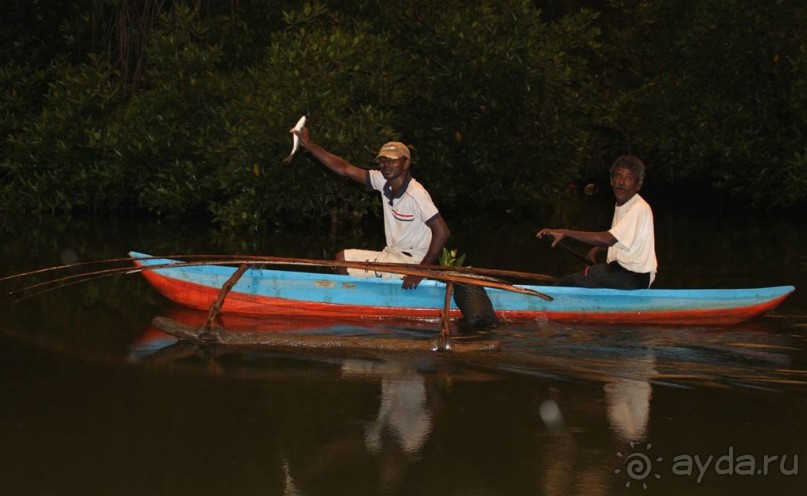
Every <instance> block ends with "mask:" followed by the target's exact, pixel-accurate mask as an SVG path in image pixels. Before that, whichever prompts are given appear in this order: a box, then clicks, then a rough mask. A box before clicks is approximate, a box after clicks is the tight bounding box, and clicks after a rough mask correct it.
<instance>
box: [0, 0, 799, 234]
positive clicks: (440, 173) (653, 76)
mask: <svg viewBox="0 0 807 496" xmlns="http://www.w3.org/2000/svg"><path fill="white" fill-rule="evenodd" d="M535 4H536V2H532V1H529V0H506V1H500V0H496V1H494V0H481V1H479V2H473V4H472V5H471V4H468V3H467V2H459V1H453V2H452V1H449V2H446V1H445V0H441V1H438V0H418V1H414V2H407V3H405V4H400V3H391V2H384V1H381V0H370V1H366V0H362V1H360V0H345V1H343V2H324V1H320V2H308V1H292V0H289V1H287V2H283V3H282V4H280V5H279V4H278V3H277V2H270V1H269V0H256V1H254V2H229V3H228V2H223V3H222V2H208V1H201V2H200V1H185V2H183V1H176V2H157V1H151V0H148V1H146V2H143V3H137V4H131V3H127V2H114V1H111V0H100V1H97V0H96V1H89V0H87V1H82V2H76V3H74V4H72V6H70V7H69V8H68V7H59V6H54V5H51V4H50V3H47V2H39V1H35V2H31V3H30V4H26V5H27V6H24V5H23V4H22V3H20V2H17V3H15V4H13V5H12V6H11V8H10V9H9V12H10V13H11V15H12V17H13V18H14V19H17V20H18V21H19V23H20V25H15V26H13V28H12V29H11V30H9V31H8V32H7V34H6V35H4V36H5V38H4V39H6V40H7V41H8V42H9V43H12V44H13V43H17V46H18V48H20V49H22V50H27V51H29V52H30V57H28V58H26V57H23V56H20V55H19V54H18V53H17V52H16V51H13V50H11V48H9V47H6V48H5V49H4V50H5V52H3V53H4V54H5V55H6V56H5V57H4V58H0V87H1V88H2V94H0V133H2V134H1V135H0V137H2V141H0V210H43V211H60V210H76V209H78V210H95V211H102V210H103V211H115V210H141V211H148V212H152V213H154V214H158V215H189V214H203V215H207V216H208V217H209V218H210V219H212V220H213V222H215V223H217V224H219V225H222V226H228V227H231V228H234V229H236V228H242V227H250V228H265V227H271V226H282V225H288V224H290V223H292V224H305V223H310V222H320V221H330V222H346V223H358V222H359V221H361V220H362V219H365V218H368V217H375V216H378V215H379V213H380V212H379V210H380V209H379V208H378V205H377V203H378V198H377V194H375V193H368V192H367V191H366V190H365V189H364V188H362V187H359V186H357V185H354V184H352V183H349V182H346V181H343V180H341V179H340V178H339V177H336V176H334V175H333V174H332V173H330V172H329V171H327V170H326V169H325V168H324V167H322V166H321V165H320V164H317V163H315V162H314V161H313V160H312V159H311V157H310V156H309V155H308V154H306V153H304V152H301V153H299V154H298V155H297V156H296V157H295V159H294V161H293V162H292V163H291V164H289V165H287V164H284V163H282V158H283V157H285V156H286V155H287V154H288V152H289V150H290V147H291V142H292V140H291V135H290V134H289V128H290V127H291V126H292V125H293V124H294V123H295V122H296V120H297V119H298V118H299V116H300V115H302V114H306V115H308V116H309V129H310V130H311V133H312V136H313V138H314V139H315V141H316V142H318V143H319V144H321V145H322V146H324V147H325V148H326V149H328V150H329V151H332V152H333V153H335V154H337V155H340V156H343V157H345V158H346V159H347V160H348V161H350V162H351V163H353V164H356V165H359V166H363V167H371V166H372V160H373V157H374V155H375V153H376V151H377V150H378V147H379V146H380V145H381V144H382V143H384V142H385V141H388V140H391V139H396V140H402V141H404V142H406V143H407V144H409V145H411V147H412V150H413V153H414V156H413V159H414V160H413V169H412V171H413V174H414V175H415V177H417V178H418V179H419V180H420V181H421V182H423V183H424V184H425V185H426V187H427V188H428V189H429V191H430V193H431V194H432V196H433V197H434V199H435V201H436V203H437V204H438V206H439V207H440V209H441V210H442V211H443V212H445V213H446V214H447V216H448V217H449V218H450V216H451V212H452V211H455V212H468V211H470V210H474V209H476V210H481V211H485V212H491V213H494V214H495V213H499V212H502V211H508V212H513V211H515V212H521V213H524V214H530V213H532V212H533V211H534V210H535V209H536V208H537V207H540V206H542V205H545V204H548V203H550V202H551V203H553V204H554V203H556V202H557V199H558V198H560V197H562V196H563V195H564V194H565V192H566V191H568V185H569V183H572V182H575V181H577V180H579V179H581V178H582V177H591V176H592V175H596V174H600V173H602V172H603V171H605V170H606V169H607V165H608V164H610V162H611V161H612V160H613V158H614V157H615V156H616V155H620V154H624V153H635V154H638V155H640V156H641V157H642V158H644V159H645V161H646V162H648V163H649V164H650V166H651V170H650V173H649V180H650V181H652V182H654V183H655V184H657V185H661V184H662V183H665V184H667V185H669V186H675V185H676V184H677V183H679V182H680V181H692V182H700V183H705V184H708V185H710V187H712V188H714V189H717V190H720V191H725V192H726V193H729V194H733V195H736V196H737V197H738V198H743V199H745V200H748V201H750V202H753V203H754V204H756V205H760V206H766V207H779V206H785V207H787V206H795V205H802V204H804V203H805V202H807V187H806V186H807V160H805V157H807V149H805V146H804V140H803V136H804V135H805V131H806V130H805V122H807V96H805V95H807V76H806V75H805V67H807V40H805V36H807V34H805V33H807V31H805V30H804V29H802V28H801V26H803V25H804V23H805V21H807V7H805V6H803V5H802V3H801V2H797V1H796V0H777V1H774V2H770V3H767V4H758V5H757V4H748V3H747V2H740V1H739V0H729V1H726V0H704V1H698V2H696V1H694V0H692V1H684V2H677V1H676V2H673V1H671V0H610V1H609V2H605V3H602V2H597V3H592V2H563V3H562V5H561V4H559V3H552V5H550V7H551V9H552V10H551V12H550V13H549V14H545V13H543V12H542V11H541V10H538V9H537V8H536V7H535ZM538 4H540V2H538ZM592 5H596V7H592ZM584 6H589V8H588V10H587V9H584V8H581V7H584ZM26 9H30V11H29V10H26ZM127 16H130V17H131V16H134V17H131V18H132V19H136V20H138V22H139V24H131V23H130V24H128V25H127V24H126V23H124V22H122V21H123V20H125V19H129V18H130V17H127ZM39 20H45V21H47V22H48V23H49V25H50V26H51V28H52V29H51V30H50V31H47V35H43V36H42V37H39V38H37V37H34V36H29V35H26V30H25V27H24V25H26V24H27V25H29V26H31V25H33V24H35V21H36V22H39ZM30 32H31V33H39V32H42V27H41V26H39V27H37V28H36V29H32V30H31V31H30ZM13 40H17V41H13ZM60 43H61V44H60ZM43 60H46V61H47V63H43ZM469 200H470V201H469Z"/></svg>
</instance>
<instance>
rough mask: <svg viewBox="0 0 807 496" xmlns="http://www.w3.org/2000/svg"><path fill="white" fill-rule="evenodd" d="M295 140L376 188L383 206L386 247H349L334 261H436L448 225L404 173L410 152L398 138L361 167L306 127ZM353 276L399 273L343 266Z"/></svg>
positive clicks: (407, 281) (408, 279) (412, 281)
mask: <svg viewBox="0 0 807 496" xmlns="http://www.w3.org/2000/svg"><path fill="white" fill-rule="evenodd" d="M294 133H295V134H296V135H297V136H299V137H300V145H301V146H302V147H303V148H304V149H305V150H307V151H308V152H310V153H311V154H312V155H313V156H314V157H316V159H317V160H319V161H320V162H321V163H322V164H323V165H325V166H326V167H328V168H329V169H330V170H332V171H334V172H335V173H337V174H339V175H340V176H346V177H348V178H350V179H352V180H354V181H356V182H358V183H360V184H363V185H366V186H369V187H371V188H373V189H374V190H376V191H378V192H379V193H380V194H381V201H382V205H383V208H384V233H385V235H386V245H387V246H386V247H384V249H383V250H382V251H371V250H355V249H348V250H343V251H340V252H339V253H338V254H337V255H336V257H335V258H336V260H338V261H348V262H392V263H411V264H420V265H432V264H435V263H436V262H437V259H438V257H439V255H440V252H441V251H442V250H443V246H445V243H446V241H447V240H448V236H449V234H450V231H449V229H448V226H447V225H446V223H445V221H444V220H443V217H442V216H441V215H440V212H439V211H438V210H437V207H436V206H435V205H434V202H432V199H431V196H429V193H428V192H427V191H426V189H425V188H424V187H423V186H421V184H420V183H419V182H417V181H416V180H415V179H414V178H413V177H412V176H411V174H410V173H409V166H410V163H411V162H410V161H411V154H410V152H409V148H408V147H407V146H406V145H404V144H403V143H399V142H397V141H391V142H389V143H387V144H385V145H384V146H382V147H381V150H380V151H379V152H378V155H377V156H376V161H377V162H378V170H366V169H362V168H359V167H356V166H355V165H352V164H350V163H348V162H347V161H346V160H345V159H343V158H341V157H338V156H336V155H334V154H332V153H330V152H328V151H326V150H325V149H324V148H322V147H321V146H319V145H317V144H315V143H314V142H313V140H312V139H311V136H310V134H309V131H308V128H303V129H302V131H299V132H298V131H294ZM339 272H341V273H349V274H350V275H354V276H358V277H388V278H390V277H400V274H390V273H376V272H374V271H368V270H362V269H348V270H347V271H345V270H344V269H342V270H340V271H339ZM422 279H423V278H422V277H419V276H413V275H407V276H405V277H403V288H404V289H414V288H416V287H417V286H418V284H420V281H421V280H422Z"/></svg>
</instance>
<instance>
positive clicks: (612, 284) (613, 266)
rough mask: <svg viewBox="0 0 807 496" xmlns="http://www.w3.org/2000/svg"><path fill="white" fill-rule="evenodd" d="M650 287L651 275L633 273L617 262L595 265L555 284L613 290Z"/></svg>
mask: <svg viewBox="0 0 807 496" xmlns="http://www.w3.org/2000/svg"><path fill="white" fill-rule="evenodd" d="M649 285H650V273H648V272H645V273H638V272H631V271H629V270H628V269H626V268H624V267H622V266H621V265H619V263H617V262H611V263H609V264H594V265H592V266H590V267H586V269H585V270H583V271H580V272H576V273H574V274H570V275H568V276H566V277H563V278H562V279H559V280H558V281H557V282H556V283H555V286H574V287H578V288H611V289H647V287H648V286H649Z"/></svg>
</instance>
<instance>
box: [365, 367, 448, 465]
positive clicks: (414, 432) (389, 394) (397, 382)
mask: <svg viewBox="0 0 807 496" xmlns="http://www.w3.org/2000/svg"><path fill="white" fill-rule="evenodd" d="M431 429H432V420H431V415H430V414H429V410H428V407H427V404H426V385H425V384H424V383H423V376H421V375H419V374H411V375H408V376H402V377H393V378H385V379H383V380H382V381H381V407H380V408H379V410H378V418H377V419H376V421H375V422H373V423H371V424H370V425H369V426H368V428H367V430H366V431H365V433H364V443H365V445H366V446H367V449H368V450H370V451H371V452H375V453H377V452H379V451H381V447H382V443H383V442H384V437H385V436H387V435H392V436H394V438H395V439H396V440H397V441H398V442H399V444H400V445H401V447H402V448H403V450H404V451H405V452H406V453H409V454H411V453H414V452H416V451H418V450H419V449H420V448H421V447H422V446H423V443H424V442H425V441H426V438H427V437H428V436H429V432H431Z"/></svg>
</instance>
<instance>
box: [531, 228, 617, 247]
mask: <svg viewBox="0 0 807 496" xmlns="http://www.w3.org/2000/svg"><path fill="white" fill-rule="evenodd" d="M535 236H536V237H537V238H543V237H544V236H552V237H553V238H554V240H553V241H552V248H554V247H556V246H557V245H558V243H560V242H561V241H562V240H563V238H572V239H576V240H577V241H580V242H583V243H586V244H589V245H593V246H613V245H615V244H616V242H617V239H616V238H615V237H614V235H613V234H611V233H610V232H608V231H596V232H595V231H572V230H571V229H549V228H544V229H541V230H540V231H538V234H536V235H535Z"/></svg>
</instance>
